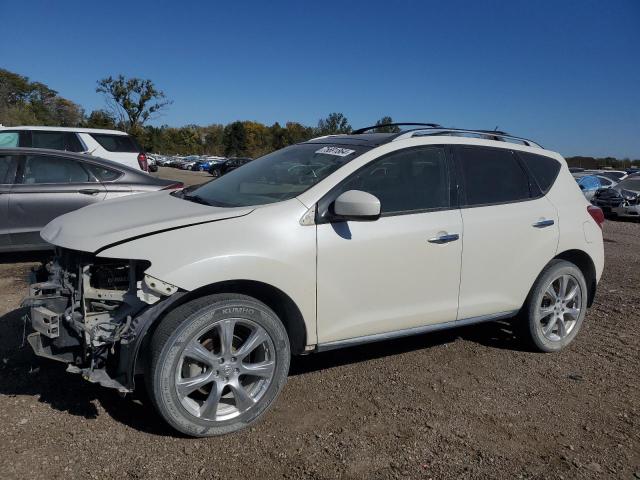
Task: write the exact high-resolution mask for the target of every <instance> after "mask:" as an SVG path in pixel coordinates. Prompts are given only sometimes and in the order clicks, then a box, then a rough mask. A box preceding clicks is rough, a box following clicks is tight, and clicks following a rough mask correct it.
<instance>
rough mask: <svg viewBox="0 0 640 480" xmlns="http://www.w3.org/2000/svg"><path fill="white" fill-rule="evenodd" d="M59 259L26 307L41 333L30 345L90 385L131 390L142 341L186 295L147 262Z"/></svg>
mask: <svg viewBox="0 0 640 480" xmlns="http://www.w3.org/2000/svg"><path fill="white" fill-rule="evenodd" d="M57 253H58V254H57V256H56V258H55V259H54V261H52V262H50V263H49V264H47V265H46V266H44V267H43V268H44V271H41V272H39V273H40V276H41V277H43V276H47V277H48V278H47V280H46V281H44V282H38V283H33V284H32V285H31V286H30V289H29V296H28V297H27V298H25V299H24V300H23V303H22V305H23V306H25V307H29V311H28V314H27V315H28V317H29V320H30V323H31V326H32V328H33V330H34V332H33V333H31V334H30V335H29V336H28V341H29V344H30V345H31V347H32V348H33V350H34V352H35V353H36V354H37V355H39V356H42V357H46V358H49V359H53V360H58V361H61V362H64V363H67V364H68V367H67V370H68V371H71V372H75V373H80V374H82V376H83V377H84V378H85V379H86V380H89V381H91V382H95V383H99V384H101V385H103V386H105V387H111V388H116V389H117V390H119V391H121V392H129V391H131V390H132V389H133V376H134V374H135V371H134V367H135V359H136V357H137V354H138V351H139V349H140V346H141V343H142V338H143V337H144V335H145V333H146V331H147V329H148V328H149V326H150V324H151V323H152V322H153V320H154V319H155V318H157V317H158V316H159V315H161V314H162V312H163V311H165V310H166V309H167V308H168V307H169V306H170V305H172V304H173V303H175V301H176V300H178V299H179V298H180V297H181V296H182V295H184V292H180V291H179V289H178V288H177V287H175V286H174V285H170V284H168V283H166V282H163V281H161V280H159V279H156V278H153V277H150V276H149V275H146V274H145V273H144V272H145V270H147V268H148V267H149V266H150V263H149V262H147V261H142V260H120V259H112V258H100V257H96V256H95V255H93V254H89V253H83V252H77V251H72V250H67V249H60V250H59V251H58V252H57Z"/></svg>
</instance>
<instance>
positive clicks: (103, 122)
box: [0, 69, 640, 168]
mask: <svg viewBox="0 0 640 480" xmlns="http://www.w3.org/2000/svg"><path fill="white" fill-rule="evenodd" d="M96 93H98V94H101V95H102V96H103V97H104V100H105V108H102V109H98V110H93V111H91V112H90V113H88V114H87V113H86V112H85V110H84V109H83V108H82V106H80V105H78V104H77V103H74V102H73V101H71V100H69V99H66V98H63V97H62V96H60V95H59V94H58V92H57V91H55V90H53V89H52V88H50V87H49V86H47V85H45V84H44V83H41V82H35V81H31V80H29V78H28V77H25V76H23V75H19V74H17V73H13V72H10V71H8V70H5V69H0V124H3V125H5V126H15V125H45V126H62V127H86V128H109V129H117V130H124V131H126V132H129V133H131V134H133V135H135V136H136V137H137V138H138V140H139V141H140V143H141V144H142V145H143V147H144V148H145V149H146V150H147V151H148V152H156V153H164V154H179V155H186V154H204V155H221V156H248V157H254V158H255V157H259V156H261V155H264V154H266V153H269V152H272V151H274V150H277V149H280V148H283V147H286V146H287V145H292V144H294V143H298V142H302V141H305V140H308V139H310V138H313V137H317V136H322V135H331V134H340V133H350V132H351V131H352V128H351V125H350V123H349V120H348V119H347V117H346V116H345V115H344V114H342V113H338V112H334V113H331V114H329V115H328V116H327V117H326V118H322V119H320V120H318V123H317V125H315V126H306V125H303V124H301V123H298V122H286V123H285V124H284V125H281V124H280V123H278V122H276V123H274V124H272V125H264V124H262V123H260V122H255V121H249V120H245V121H236V122H232V123H229V124H227V125H222V124H217V123H213V124H210V125H205V126H202V125H186V126H183V127H170V126H168V125H162V126H160V127H155V126H152V125H149V124H148V122H149V121H150V120H153V119H154V118H157V116H158V115H159V114H160V113H161V112H162V111H163V110H165V109H166V108H168V107H169V106H170V105H171V103H172V102H171V100H169V99H168V98H167V97H166V95H165V93H164V92H163V91H162V90H160V89H158V88H157V87H156V86H155V85H154V83H153V82H152V81H151V80H148V79H141V78H135V77H132V78H126V77H124V76H123V75H118V76H117V77H112V76H109V77H106V78H103V79H101V80H98V81H97V86H96ZM388 123H393V119H392V118H391V117H389V116H384V117H382V118H380V119H379V120H378V121H377V122H376V123H375V124H376V125H385V124H388ZM375 131H378V132H397V131H399V129H398V128H397V127H385V126H380V127H379V128H377V129H376V130H375ZM567 160H568V162H569V164H570V165H572V166H583V167H585V168H596V167H601V166H611V167H623V166H628V165H630V164H631V163H632V162H635V163H640V160H634V161H631V160H629V159H623V160H619V159H616V158H612V157H607V158H593V157H571V158H568V159H567Z"/></svg>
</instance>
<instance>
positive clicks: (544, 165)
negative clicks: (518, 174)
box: [518, 152, 560, 194]
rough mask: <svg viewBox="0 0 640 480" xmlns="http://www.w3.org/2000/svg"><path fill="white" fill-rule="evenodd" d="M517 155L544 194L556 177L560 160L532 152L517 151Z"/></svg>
mask: <svg viewBox="0 0 640 480" xmlns="http://www.w3.org/2000/svg"><path fill="white" fill-rule="evenodd" d="M518 156H519V157H520V158H521V159H522V161H523V162H524V164H525V165H526V166H527V168H528V169H529V171H530V172H531V175H533V178H534V180H535V181H536V183H537V184H538V187H540V190H542V193H545V194H546V193H547V192H548V191H549V190H550V189H551V186H552V185H553V182H555V181H556V178H557V177H558V172H559V171H560V162H558V161H557V160H554V159H553V158H550V157H547V156H544V155H536V154H534V153H526V152H518Z"/></svg>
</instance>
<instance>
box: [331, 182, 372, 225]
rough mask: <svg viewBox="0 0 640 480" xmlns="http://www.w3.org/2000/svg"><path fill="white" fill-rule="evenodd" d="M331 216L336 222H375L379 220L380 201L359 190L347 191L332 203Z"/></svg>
mask: <svg viewBox="0 0 640 480" xmlns="http://www.w3.org/2000/svg"><path fill="white" fill-rule="evenodd" d="M333 215H334V218H335V219H336V220H355V221H372V220H377V219H378V218H380V200H378V198H377V197H375V196H374V195H371V194H370V193H367V192H363V191H361V190H349V191H347V192H344V193H342V194H341V195H340V196H339V197H338V198H336V199H335V201H334V202H333Z"/></svg>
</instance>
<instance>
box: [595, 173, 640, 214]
mask: <svg viewBox="0 0 640 480" xmlns="http://www.w3.org/2000/svg"><path fill="white" fill-rule="evenodd" d="M591 203H593V204H594V205H596V206H598V207H600V208H601V209H602V211H603V212H604V213H605V215H611V216H617V217H632V218H638V219H640V176H633V175H632V176H629V177H627V178H625V179H624V180H622V181H621V182H620V183H618V184H617V185H615V186H613V187H612V188H607V189H600V190H597V191H596V192H595V194H594V195H593V198H592V200H591Z"/></svg>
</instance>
